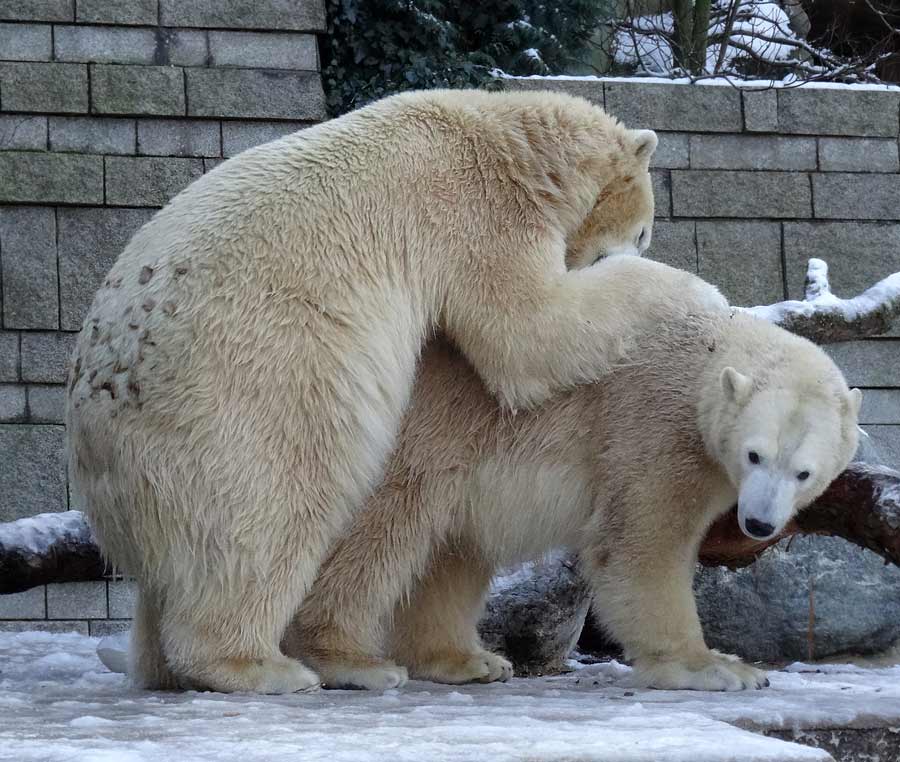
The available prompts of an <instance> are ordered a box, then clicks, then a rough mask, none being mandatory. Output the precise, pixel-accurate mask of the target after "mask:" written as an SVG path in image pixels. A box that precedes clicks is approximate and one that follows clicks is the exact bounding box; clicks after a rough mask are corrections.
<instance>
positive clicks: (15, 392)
mask: <svg viewBox="0 0 900 762" xmlns="http://www.w3.org/2000/svg"><path fill="white" fill-rule="evenodd" d="M27 407H28V400H27V398H26V396H25V387H24V386H21V385H19V384H0V423H23V422H24V421H25V418H26V411H27ZM2 599H3V596H2V595H0V600H2Z"/></svg>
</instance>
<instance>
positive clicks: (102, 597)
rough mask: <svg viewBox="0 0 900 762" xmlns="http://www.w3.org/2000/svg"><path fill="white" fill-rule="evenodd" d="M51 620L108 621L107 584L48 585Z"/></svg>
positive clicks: (72, 583)
mask: <svg viewBox="0 0 900 762" xmlns="http://www.w3.org/2000/svg"><path fill="white" fill-rule="evenodd" d="M47 616H48V617H49V618H50V619H75V618H76V617H78V618H79V619H106V618H107V606H106V582H103V581H99V582H64V583H60V584H53V585H47Z"/></svg>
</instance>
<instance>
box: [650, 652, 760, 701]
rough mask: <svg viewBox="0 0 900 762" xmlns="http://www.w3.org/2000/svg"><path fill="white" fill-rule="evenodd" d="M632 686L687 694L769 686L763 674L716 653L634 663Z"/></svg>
mask: <svg viewBox="0 0 900 762" xmlns="http://www.w3.org/2000/svg"><path fill="white" fill-rule="evenodd" d="M633 680H634V684H635V685H638V686H641V687H645V688H659V689H662V690H687V691H742V690H745V689H747V688H756V689H759V688H765V687H767V686H768V685H769V680H768V678H767V677H766V673H765V672H764V671H763V670H761V669H756V668H755V667H751V666H750V665H749V664H744V663H743V662H742V661H741V660H740V659H739V658H738V657H736V656H731V655H730V654H720V653H719V652H718V651H709V652H708V653H705V654H702V655H698V656H695V657H692V658H687V659H683V660H672V661H641V660H638V661H636V662H635V666H634V678H633Z"/></svg>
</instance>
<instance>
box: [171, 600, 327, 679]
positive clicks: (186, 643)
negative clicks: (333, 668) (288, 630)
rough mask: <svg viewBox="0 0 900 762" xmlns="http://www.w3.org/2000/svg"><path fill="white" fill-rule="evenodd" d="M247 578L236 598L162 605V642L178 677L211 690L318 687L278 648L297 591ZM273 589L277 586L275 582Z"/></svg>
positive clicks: (311, 674)
mask: <svg viewBox="0 0 900 762" xmlns="http://www.w3.org/2000/svg"><path fill="white" fill-rule="evenodd" d="M265 587H266V586H265V585H260V584H255V583H251V582H248V583H247V591H246V594H245V595H244V596H242V597H241V598H240V599H239V600H237V601H232V600H229V598H228V596H221V597H220V598H219V600H216V597H215V596H213V597H212V600H211V599H210V596H209V595H208V594H207V595H206V596H204V600H203V601H202V602H201V601H198V600H190V599H185V598H182V599H181V600H180V601H179V606H180V609H179V610H172V609H173V608H174V607H172V606H171V605H168V604H167V606H166V612H165V618H164V620H163V622H164V623H163V628H162V642H163V647H164V651H165V654H166V657H167V661H168V663H169V664H170V665H171V668H172V670H173V671H174V672H175V674H176V675H177V676H178V679H179V682H180V683H182V684H184V685H186V686H189V687H193V688H200V689H208V690H214V691H222V692H225V693H230V692H236V691H239V692H252V693H267V694H282V693H298V692H307V691H311V690H316V689H317V688H318V687H319V685H320V680H319V676H318V675H317V674H316V673H315V672H313V671H312V670H311V669H308V668H307V667H305V666H304V665H303V664H301V663H300V662H299V661H297V660H296V659H291V658H288V657H287V656H285V655H284V654H282V653H281V651H280V650H279V648H278V645H277V644H278V642H279V640H280V638H281V634H282V632H283V631H284V628H285V625H286V623H287V621H288V620H289V618H290V612H291V611H292V609H293V605H292V604H293V603H294V602H296V601H297V600H299V598H300V596H299V595H285V593H284V591H280V592H279V593H275V592H274V591H273V590H267V589H265ZM272 587H273V588H274V587H275V585H274V584H273V585H272Z"/></svg>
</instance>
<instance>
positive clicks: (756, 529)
mask: <svg viewBox="0 0 900 762" xmlns="http://www.w3.org/2000/svg"><path fill="white" fill-rule="evenodd" d="M744 527H746V529H747V533H748V534H752V535H753V536H754V537H768V536H769V535H770V534H772V532H774V531H775V527H773V526H772V525H771V524H767V523H766V522H765V521H758V520H757V519H747V520H746V521H745V522H744Z"/></svg>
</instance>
